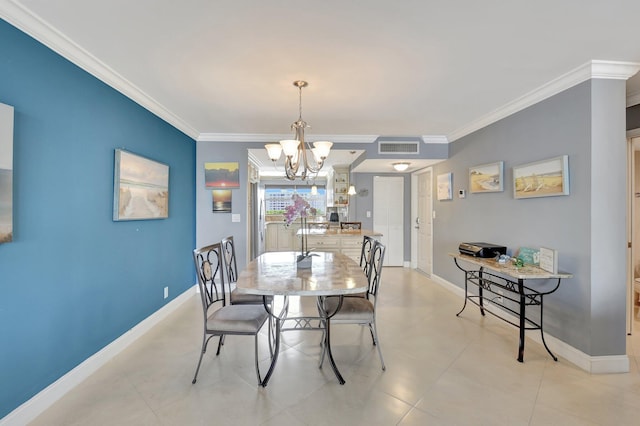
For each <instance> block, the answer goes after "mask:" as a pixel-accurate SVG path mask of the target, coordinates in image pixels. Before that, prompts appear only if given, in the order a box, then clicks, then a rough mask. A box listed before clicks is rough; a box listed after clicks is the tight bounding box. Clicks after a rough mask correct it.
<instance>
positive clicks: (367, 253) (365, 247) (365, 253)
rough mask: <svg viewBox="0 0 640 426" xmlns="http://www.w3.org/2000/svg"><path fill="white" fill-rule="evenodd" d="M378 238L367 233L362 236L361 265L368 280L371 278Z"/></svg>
mask: <svg viewBox="0 0 640 426" xmlns="http://www.w3.org/2000/svg"><path fill="white" fill-rule="evenodd" d="M375 243H376V239H375V238H373V237H370V236H368V235H365V236H363V237H362V250H360V267H361V268H362V270H363V271H364V274H365V275H366V276H367V279H368V280H371V261H372V260H373V256H372V255H371V254H372V251H373V245H374V244H375Z"/></svg>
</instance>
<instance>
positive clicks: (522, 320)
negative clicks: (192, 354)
mask: <svg viewBox="0 0 640 426" xmlns="http://www.w3.org/2000/svg"><path fill="white" fill-rule="evenodd" d="M449 255H450V256H452V257H453V260H454V262H455V264H456V266H457V267H458V269H460V270H461V271H462V272H464V305H463V306H462V309H461V310H460V312H458V313H457V314H456V316H459V315H460V314H461V313H462V311H464V309H465V308H466V307H467V301H469V302H471V303H473V304H475V305H477V306H478V307H479V308H480V313H481V314H482V315H483V316H484V315H485V306H484V299H485V297H486V295H485V294H484V292H489V293H490V294H491V295H492V296H491V297H490V298H489V300H490V301H491V302H492V303H493V304H495V305H497V306H499V307H500V308H502V309H504V310H505V311H507V312H511V313H512V314H514V315H516V316H517V317H518V322H517V323H515V322H513V321H511V320H510V319H508V318H507V317H506V316H501V315H500V313H499V312H494V311H492V310H487V311H488V312H489V313H490V314H492V315H494V316H495V317H497V318H499V319H501V320H503V321H505V322H507V323H509V324H511V325H514V326H516V327H518V328H519V330H520V342H519V345H518V361H520V362H523V361H524V332H525V330H540V334H541V335H542V343H543V344H544V347H545V349H546V350H547V352H549V355H551V357H552V358H553V360H554V361H557V360H558V358H557V357H556V356H555V355H554V354H553V352H551V350H550V349H549V347H548V346H547V342H545V340H544V331H543V328H542V314H543V310H544V304H543V302H544V296H546V295H548V294H551V293H553V292H555V291H556V290H557V289H558V287H560V281H561V280H562V279H563V278H571V277H573V275H571V274H568V273H564V272H559V273H557V274H552V273H550V272H547V271H545V270H543V269H540V268H538V267H536V266H532V265H525V266H522V267H520V268H516V267H515V266H514V265H513V264H512V263H511V262H509V263H506V264H501V263H498V262H497V261H496V260H495V259H493V258H490V259H482V258H476V257H473V256H469V255H464V254H457V253H449ZM459 261H464V262H466V263H468V264H471V265H472V267H470V268H464V267H462V266H460V263H459ZM530 280H554V281H555V280H557V282H555V284H554V285H551V286H538V285H536V282H535V281H533V282H531V283H527V285H525V281H530ZM469 285H475V286H476V287H478V294H477V295H475V294H472V293H470V292H469ZM542 287H544V288H542ZM507 301H509V302H512V303H511V304H509V302H507ZM528 306H538V307H539V309H540V323H537V322H536V321H535V320H533V319H531V318H530V317H528V316H527V307H528Z"/></svg>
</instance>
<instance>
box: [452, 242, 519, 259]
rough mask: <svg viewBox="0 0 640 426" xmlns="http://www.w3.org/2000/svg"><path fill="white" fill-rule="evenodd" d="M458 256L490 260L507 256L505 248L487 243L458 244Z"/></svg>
mask: <svg viewBox="0 0 640 426" xmlns="http://www.w3.org/2000/svg"><path fill="white" fill-rule="evenodd" d="M458 250H460V254H466V255H468V256H473V257H482V258H490V257H496V256H500V255H501V254H507V248H506V247H505V246H499V245H496V244H489V243H460V246H459V247H458Z"/></svg>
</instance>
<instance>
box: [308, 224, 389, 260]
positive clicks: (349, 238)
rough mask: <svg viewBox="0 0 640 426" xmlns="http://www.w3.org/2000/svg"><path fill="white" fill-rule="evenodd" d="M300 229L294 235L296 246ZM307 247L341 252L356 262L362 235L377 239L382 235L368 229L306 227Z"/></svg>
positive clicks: (358, 257)
mask: <svg viewBox="0 0 640 426" xmlns="http://www.w3.org/2000/svg"><path fill="white" fill-rule="evenodd" d="M302 232H303V231H302V230H301V229H298V231H297V232H296V237H297V240H298V247H300V245H299V244H300V238H301V236H302ZM305 235H306V238H307V247H308V248H309V250H315V251H328V252H334V253H342V254H344V255H346V256H349V257H350V258H351V259H353V260H354V261H355V262H356V263H360V252H361V251H362V237H364V236H365V235H366V236H368V237H373V238H375V239H376V240H379V239H380V238H381V237H382V234H381V233H380V232H376V231H372V230H370V229H339V228H338V229H333V228H330V229H308V230H307V232H305Z"/></svg>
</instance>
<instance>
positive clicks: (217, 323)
mask: <svg viewBox="0 0 640 426" xmlns="http://www.w3.org/2000/svg"><path fill="white" fill-rule="evenodd" d="M268 316H269V314H268V313H267V311H265V310H264V307H263V306H261V305H230V306H223V307H221V308H220V309H218V310H216V311H213V312H212V313H211V314H209V316H208V317H207V330H208V331H215V332H222V333H223V334H224V332H227V333H243V334H255V333H257V332H258V331H259V330H260V328H261V327H262V325H263V324H264V323H265V321H266V320H267V317H268Z"/></svg>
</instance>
